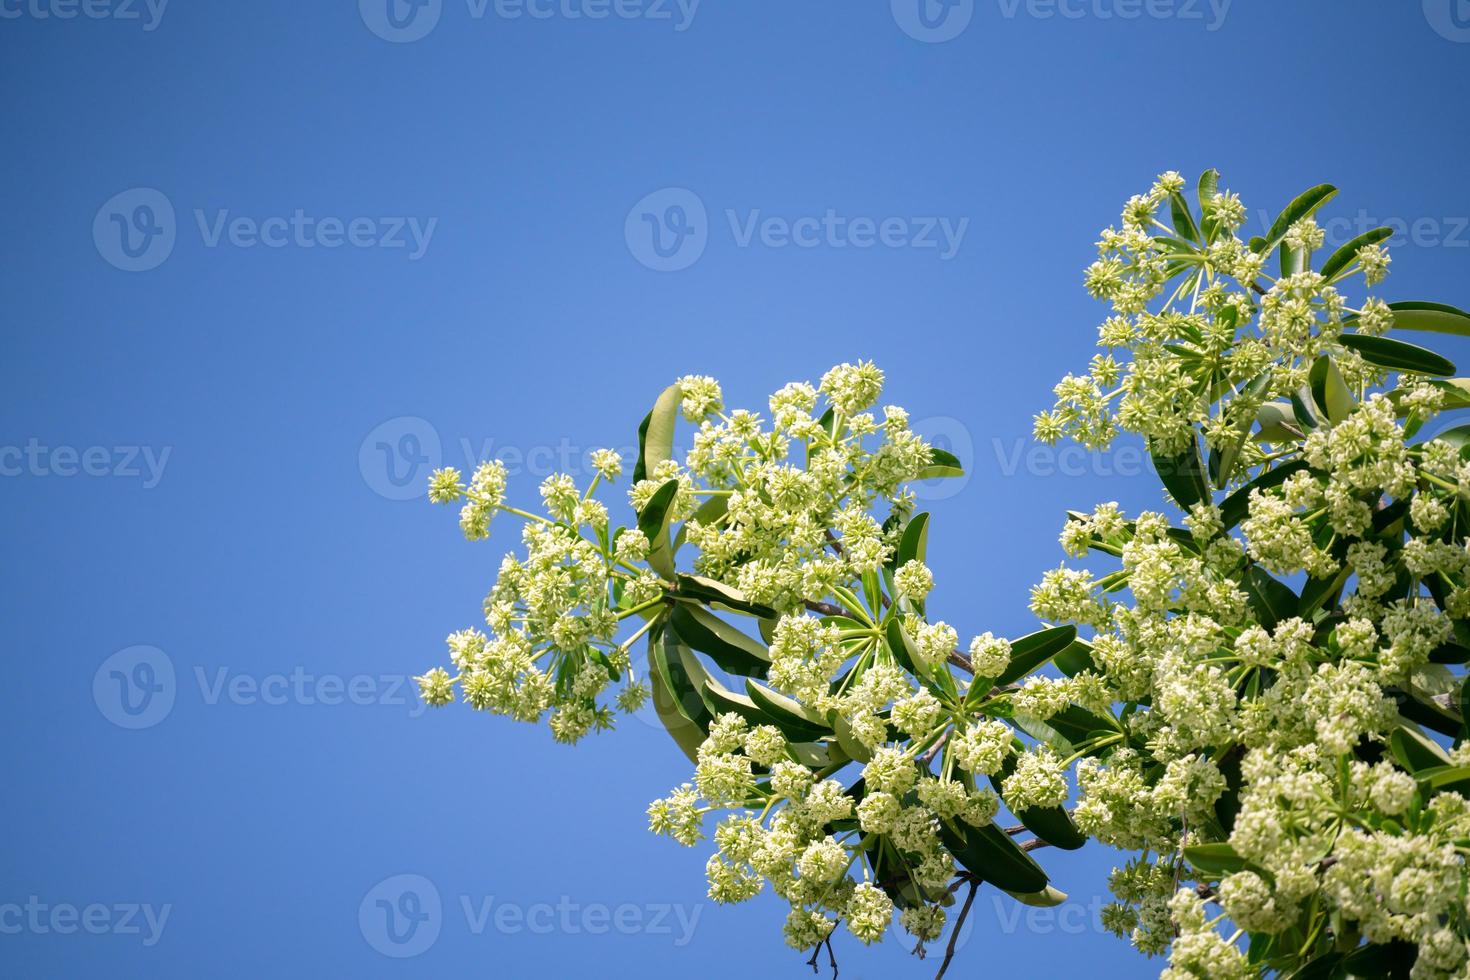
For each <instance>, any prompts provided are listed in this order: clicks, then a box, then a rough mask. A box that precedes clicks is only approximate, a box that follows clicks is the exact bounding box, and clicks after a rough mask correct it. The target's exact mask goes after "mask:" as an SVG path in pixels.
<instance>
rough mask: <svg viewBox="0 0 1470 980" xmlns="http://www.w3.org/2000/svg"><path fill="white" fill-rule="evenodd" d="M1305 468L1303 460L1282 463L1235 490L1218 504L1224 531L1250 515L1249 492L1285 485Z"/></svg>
mask: <svg viewBox="0 0 1470 980" xmlns="http://www.w3.org/2000/svg"><path fill="white" fill-rule="evenodd" d="M1306 468H1307V464H1306V461H1305V460H1300V459H1294V460H1292V461H1291V462H1289V463H1283V464H1281V465H1280V466H1277V467H1276V468H1275V469H1271V470H1267V471H1266V472H1265V473H1262V474H1261V475H1260V476H1258V477H1256V478H1255V479H1254V480H1252V481H1251V482H1249V483H1247V484H1246V485H1245V486H1243V487H1241V488H1240V489H1239V490H1236V491H1235V492H1234V493H1232V494H1231V495H1230V496H1228V497H1226V498H1225V500H1224V501H1223V502H1222V503H1221V504H1220V519H1221V521H1222V522H1223V523H1224V525H1225V530H1227V531H1228V530H1230V529H1231V528H1233V527H1235V525H1237V524H1239V523H1240V522H1241V521H1243V520H1245V518H1246V515H1247V514H1249V513H1250V497H1251V491H1252V490H1255V489H1261V490H1269V489H1270V488H1272V487H1277V486H1280V485H1281V484H1283V483H1285V482H1286V480H1287V478H1288V477H1290V476H1291V475H1292V474H1293V473H1297V472H1300V471H1301V470H1304V469H1306Z"/></svg>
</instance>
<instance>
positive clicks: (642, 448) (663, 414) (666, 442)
mask: <svg viewBox="0 0 1470 980" xmlns="http://www.w3.org/2000/svg"><path fill="white" fill-rule="evenodd" d="M683 398H684V393H683V392H682V391H681V390H680V389H679V386H678V385H676V384H675V385H669V386H668V387H667V388H665V389H664V390H663V393H662V394H660V395H659V396H658V400H657V401H655V402H654V403H653V408H652V409H651V410H650V411H649V413H648V414H647V415H645V416H644V417H643V424H642V425H640V426H638V458H637V459H636V460H634V461H633V482H634V483H637V482H638V481H639V480H646V479H648V474H649V473H651V472H653V469H654V467H656V466H657V465H658V464H659V463H662V462H663V461H664V460H666V459H669V458H670V457H672V456H673V455H674V426H675V425H676V424H677V423H678V420H679V402H680V401H681V400H682V399H683Z"/></svg>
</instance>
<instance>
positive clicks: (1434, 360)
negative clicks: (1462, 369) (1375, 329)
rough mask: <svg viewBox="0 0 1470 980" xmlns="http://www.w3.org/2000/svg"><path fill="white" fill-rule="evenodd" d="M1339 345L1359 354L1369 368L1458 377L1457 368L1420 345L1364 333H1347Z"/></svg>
mask: <svg viewBox="0 0 1470 980" xmlns="http://www.w3.org/2000/svg"><path fill="white" fill-rule="evenodd" d="M1338 342H1339V343H1341V344H1342V346H1344V347H1346V348H1348V349H1349V350H1353V351H1357V352H1358V354H1359V356H1361V357H1362V358H1363V360H1365V361H1367V362H1368V363H1369V364H1376V365H1377V366H1378V367H1382V368H1388V369H1389V370H1391V371H1412V372H1414V373H1415V374H1429V375H1439V376H1444V375H1450V374H1454V373H1455V364H1454V362H1453V361H1450V360H1447V359H1445V358H1443V357H1441V356H1439V355H1438V354H1436V353H1435V352H1434V351H1432V350H1427V349H1425V348H1423V347H1420V346H1418V345H1417V344H1406V343H1404V342H1403V341H1402V340H1394V339H1392V338H1391V337H1370V336H1368V335H1367V334H1361V333H1345V334H1343V335H1342V336H1341V337H1339V338H1338Z"/></svg>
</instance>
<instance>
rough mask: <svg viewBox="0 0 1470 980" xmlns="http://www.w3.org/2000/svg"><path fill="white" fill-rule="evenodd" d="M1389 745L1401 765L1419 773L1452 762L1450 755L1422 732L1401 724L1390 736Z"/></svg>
mask: <svg viewBox="0 0 1470 980" xmlns="http://www.w3.org/2000/svg"><path fill="white" fill-rule="evenodd" d="M1388 747H1389V750H1390V751H1391V752H1392V753H1393V757H1394V758H1395V759H1397V760H1398V763H1399V765H1401V766H1403V767H1404V768H1405V769H1407V770H1409V772H1411V773H1417V772H1420V771H1421V770H1424V769H1434V768H1437V767H1439V766H1447V765H1449V764H1450V757H1449V756H1448V755H1446V754H1445V751H1444V749H1442V748H1440V747H1439V746H1438V745H1437V744H1435V743H1434V742H1433V741H1432V740H1431V739H1429V738H1428V737H1427V736H1425V735H1424V734H1423V733H1422V732H1419V731H1416V730H1415V729H1413V728H1410V727H1408V726H1407V725H1400V726H1399V727H1398V728H1395V729H1394V730H1393V732H1392V733H1391V734H1390V735H1389V736H1388Z"/></svg>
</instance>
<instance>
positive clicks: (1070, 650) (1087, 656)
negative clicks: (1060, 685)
mask: <svg viewBox="0 0 1470 980" xmlns="http://www.w3.org/2000/svg"><path fill="white" fill-rule="evenodd" d="M1052 662H1053V663H1055V664H1056V665H1057V669H1058V670H1060V671H1061V672H1062V673H1063V674H1065V675H1066V676H1068V677H1076V676H1077V675H1078V674H1080V673H1082V672H1083V671H1084V670H1095V669H1096V668H1097V664H1096V663H1094V662H1093V660H1092V644H1091V643H1088V642H1087V641H1086V640H1084V639H1082V638H1081V637H1078V638H1077V639H1075V640H1073V641H1072V642H1071V643H1070V644H1068V645H1067V648H1066V649H1065V650H1063V651H1062V652H1061V653H1059V654H1057V655H1056V656H1055V657H1053V658H1052Z"/></svg>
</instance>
